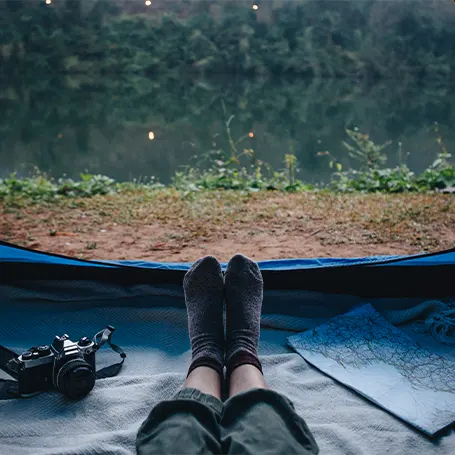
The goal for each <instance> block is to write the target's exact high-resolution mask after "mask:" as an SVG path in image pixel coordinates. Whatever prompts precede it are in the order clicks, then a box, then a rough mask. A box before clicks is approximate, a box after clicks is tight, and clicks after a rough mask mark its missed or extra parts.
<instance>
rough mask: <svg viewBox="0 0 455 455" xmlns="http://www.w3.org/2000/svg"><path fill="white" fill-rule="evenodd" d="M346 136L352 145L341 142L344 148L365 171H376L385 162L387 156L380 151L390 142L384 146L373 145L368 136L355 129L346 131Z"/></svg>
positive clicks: (388, 143)
mask: <svg viewBox="0 0 455 455" xmlns="http://www.w3.org/2000/svg"><path fill="white" fill-rule="evenodd" d="M346 133H347V135H348V136H349V137H350V138H351V140H352V142H353V143H354V145H353V146H352V145H350V144H348V143H347V142H344V141H343V142H342V144H343V146H344V148H345V149H346V150H347V151H348V153H349V156H350V157H351V158H353V159H355V160H357V161H359V162H360V164H361V166H362V167H363V168H365V169H378V168H379V167H380V166H381V165H383V164H385V162H386V161H387V156H386V155H385V154H384V153H383V152H382V150H383V149H384V148H385V147H387V146H388V145H390V141H389V142H386V143H385V144H381V145H377V144H375V143H374V142H373V141H372V140H371V139H370V136H369V135H368V134H362V133H359V132H358V131H357V129H354V130H350V129H347V130H346Z"/></svg>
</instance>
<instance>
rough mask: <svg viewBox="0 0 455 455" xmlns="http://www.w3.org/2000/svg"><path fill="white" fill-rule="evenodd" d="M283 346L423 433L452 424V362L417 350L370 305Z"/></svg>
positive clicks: (454, 403)
mask: <svg viewBox="0 0 455 455" xmlns="http://www.w3.org/2000/svg"><path fill="white" fill-rule="evenodd" d="M288 343H289V345H290V346H291V347H292V348H294V349H295V350H296V351H297V352H298V353H299V354H300V355H301V356H302V357H303V358H304V359H305V360H307V361H308V362H309V363H311V364H312V365H314V366H315V367H316V368H318V369H319V370H321V371H323V372H324V373H326V374H328V375H329V376H331V377H333V378H334V379H336V380H337V381H339V382H341V383H343V384H345V385H347V386H348V387H351V388H353V389H354V390H356V391H357V392H359V393H360V394H361V395H363V396H365V397H366V398H368V399H370V400H371V401H373V402H375V403H376V404H378V405H379V406H381V407H383V408H384V409H387V410H388V411H389V412H391V413H392V414H394V415H396V416H397V417H399V418H401V419H403V420H405V421H406V422H408V423H410V424H411V425H414V426H415V427H417V428H418V429H420V430H422V431H423V432H425V433H427V434H430V435H432V434H434V433H436V432H437V431H438V430H441V429H442V428H444V427H446V426H447V425H450V424H451V423H453V422H454V421H455V362H451V361H450V360H447V359H445V358H444V357H441V356H439V355H437V354H434V353H432V352H430V351H428V350H427V349H424V348H423V347H421V346H420V345H419V344H417V343H416V342H415V341H414V340H412V339H411V338H410V337H409V336H408V335H406V334H405V333H404V332H402V331H401V330H399V329H397V328H396V327H394V326H393V325H391V324H390V323H388V322H387V321H386V320H385V319H384V318H383V317H382V316H381V315H380V314H379V313H378V312H377V311H376V310H375V309H374V308H373V307H372V306H371V305H364V306H362V307H360V308H357V309H355V310H352V311H350V312H349V313H346V314H344V315H340V316H337V317H335V318H333V319H331V320H330V321H328V322H326V323H324V324H322V325H321V326H319V327H316V328H315V329H311V330H308V331H306V332H303V333H301V334H299V335H295V336H291V337H289V338H288Z"/></svg>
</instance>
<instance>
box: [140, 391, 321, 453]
mask: <svg viewBox="0 0 455 455" xmlns="http://www.w3.org/2000/svg"><path fill="white" fill-rule="evenodd" d="M136 448H137V452H138V454H139V455H154V454H160V455H162V454H175V453H178V454H221V453H222V454H243V455H249V454H251V455H253V454H254V455H256V454H258V453H260V454H265V455H266V454H273V455H275V454H302V455H310V454H317V453H318V452H319V449H318V446H317V444H316V441H315V440H314V438H313V436H312V434H311V432H310V430H309V429H308V426H307V425H306V423H305V421H304V420H303V419H302V418H301V417H299V416H298V415H297V414H296V412H295V410H294V407H293V405H292V403H291V402H290V401H289V400H288V399H287V398H285V397H284V396H282V395H280V394H279V393H276V392H274V391H272V390H264V389H253V390H249V391H247V392H244V393H241V394H238V395H236V396H234V397H232V398H229V399H228V400H227V401H226V402H225V403H222V402H221V401H220V400H218V399H217V398H215V397H213V396H211V395H207V394H204V393H202V392H200V391H199V390H196V389H192V388H187V389H183V390H182V391H180V392H179V393H178V394H177V395H176V397H175V398H174V399H173V400H168V401H163V402H161V403H159V404H158V405H157V406H156V407H155V408H154V409H153V410H152V411H151V413H150V415H149V416H148V418H147V419H146V420H145V422H144V423H143V424H142V426H141V428H140V429H139V432H138V437H137V441H136Z"/></svg>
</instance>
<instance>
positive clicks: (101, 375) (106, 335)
mask: <svg viewBox="0 0 455 455" xmlns="http://www.w3.org/2000/svg"><path fill="white" fill-rule="evenodd" d="M114 330H115V329H114V328H113V327H112V326H110V325H108V326H107V327H106V328H105V329H104V330H101V332H98V333H97V334H96V335H95V336H94V337H93V341H94V343H95V349H96V350H97V351H98V349H99V348H101V346H103V344H105V343H107V344H108V345H109V346H110V348H111V349H112V350H113V351H115V352H117V353H118V354H119V355H120V357H121V358H122V360H121V361H120V362H118V363H114V364H113V365H109V366H108V367H104V368H101V370H98V371H97V372H96V379H105V378H112V377H113V376H117V374H118V373H119V372H120V370H121V369H122V366H123V362H124V361H125V358H126V354H125V352H124V351H123V349H122V348H121V347H120V346H117V345H116V344H114V343H112V334H113V333H114ZM98 338H99V339H100V341H98Z"/></svg>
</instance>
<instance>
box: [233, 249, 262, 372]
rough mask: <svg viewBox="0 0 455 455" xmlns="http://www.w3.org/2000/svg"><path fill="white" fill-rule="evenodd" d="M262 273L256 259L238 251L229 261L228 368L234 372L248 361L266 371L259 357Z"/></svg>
mask: <svg viewBox="0 0 455 455" xmlns="http://www.w3.org/2000/svg"><path fill="white" fill-rule="evenodd" d="M263 286H264V283H263V281H262V275H261V272H260V270H259V267H258V265H257V263H256V262H253V261H251V260H250V259H248V258H247V257H246V256H243V255H241V254H236V255H235V256H234V257H233V258H232V259H231V260H230V261H229V263H228V266H227V269H226V275H225V289H226V360H225V363H226V368H227V375H228V376H229V375H230V374H231V373H232V371H233V370H234V369H235V368H237V367H239V366H241V365H245V364H251V365H254V366H255V367H256V368H258V369H259V370H260V371H261V372H262V367H261V363H260V362H259V360H258V353H257V348H258V343H259V334H260V329H261V310H262V299H263Z"/></svg>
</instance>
